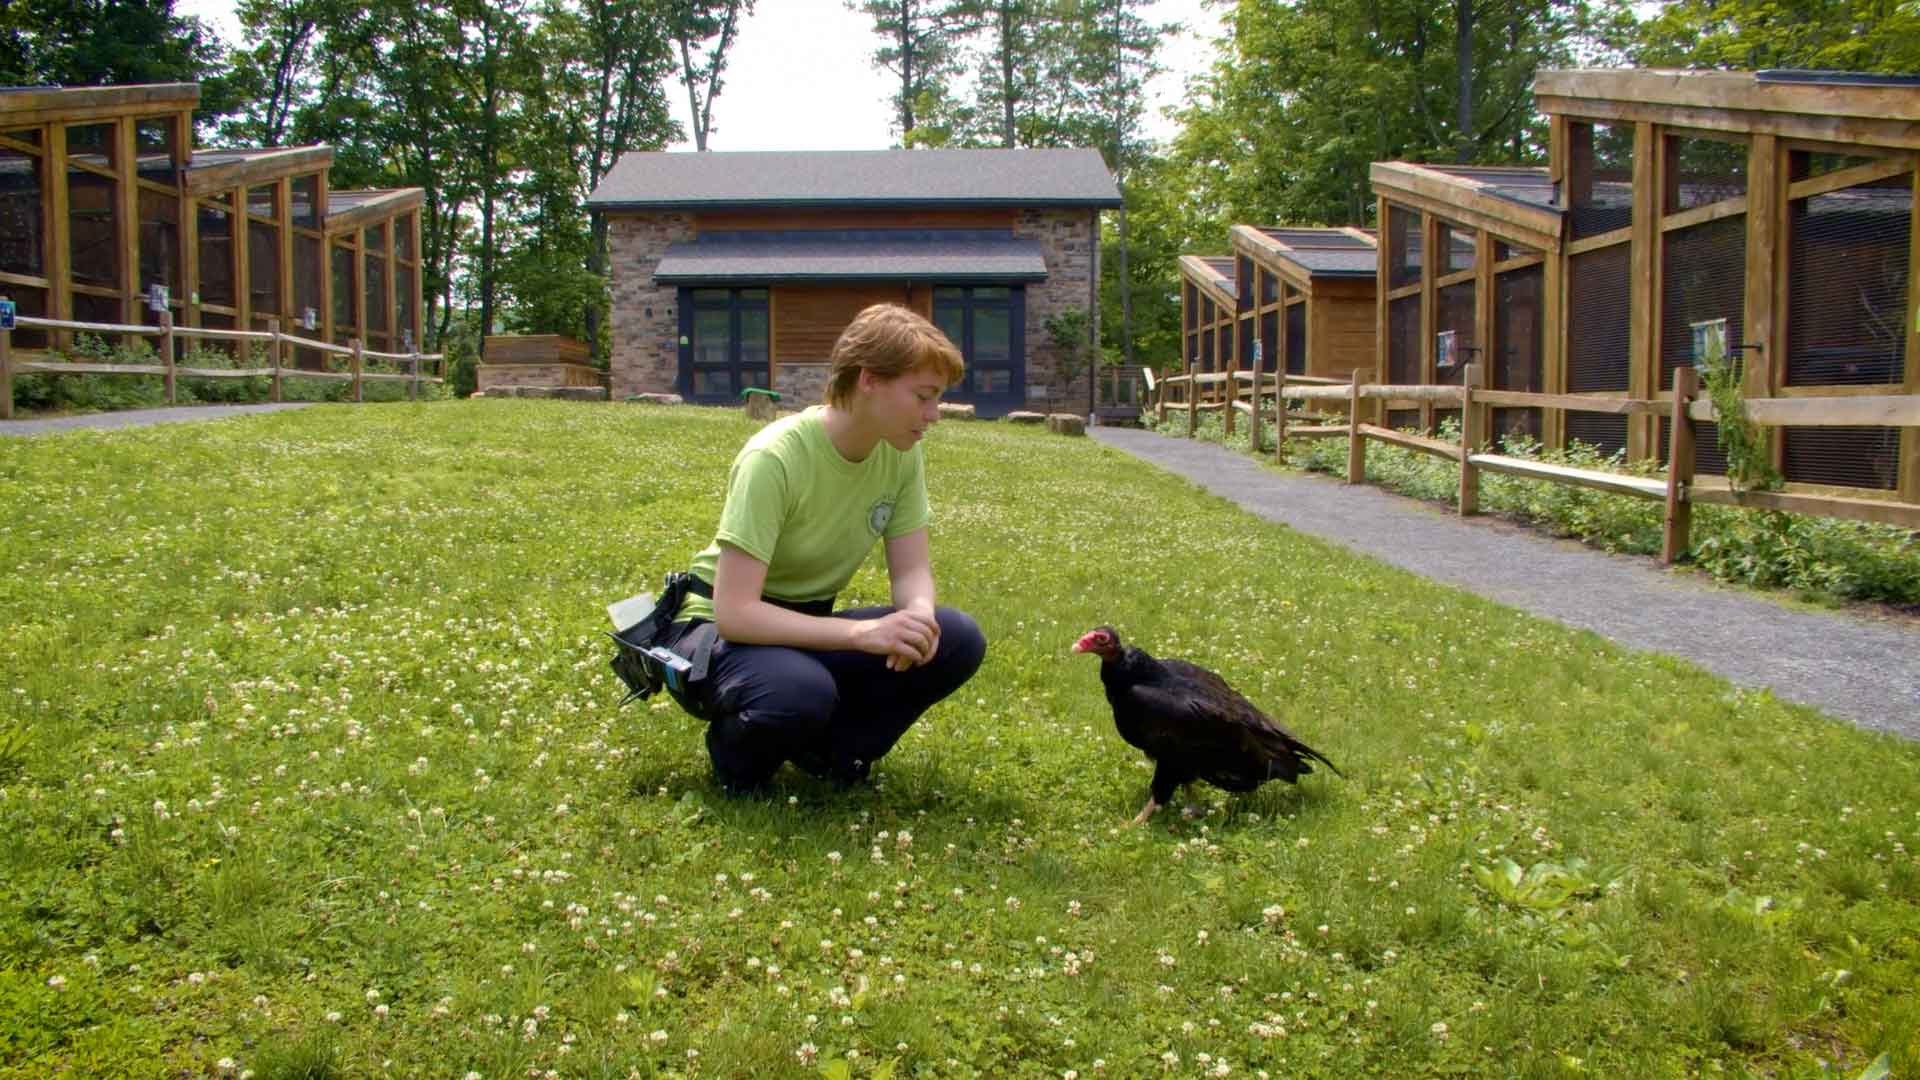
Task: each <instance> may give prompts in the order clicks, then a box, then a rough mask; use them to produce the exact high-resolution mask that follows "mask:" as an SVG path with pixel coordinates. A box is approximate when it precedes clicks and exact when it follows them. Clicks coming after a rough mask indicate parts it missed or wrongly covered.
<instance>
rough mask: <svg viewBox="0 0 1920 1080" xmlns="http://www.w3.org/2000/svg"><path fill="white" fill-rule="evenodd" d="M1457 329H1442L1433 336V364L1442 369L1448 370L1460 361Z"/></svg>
mask: <svg viewBox="0 0 1920 1080" xmlns="http://www.w3.org/2000/svg"><path fill="white" fill-rule="evenodd" d="M1458 333H1459V332H1458V331H1455V330H1442V331H1440V332H1439V333H1438V334H1435V335H1434V336H1433V337H1434V347H1433V366H1434V367H1437V368H1439V369H1440V370H1442V371H1447V370H1450V369H1451V368H1452V367H1453V366H1454V365H1455V364H1458V363H1459V362H1460V349H1459V345H1458V336H1457V335H1458Z"/></svg>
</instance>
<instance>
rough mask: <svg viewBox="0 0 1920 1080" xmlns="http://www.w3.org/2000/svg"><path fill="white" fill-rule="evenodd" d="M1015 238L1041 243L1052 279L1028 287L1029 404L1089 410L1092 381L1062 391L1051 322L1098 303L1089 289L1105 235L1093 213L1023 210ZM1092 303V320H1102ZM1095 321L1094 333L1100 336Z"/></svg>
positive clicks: (1050, 409)
mask: <svg viewBox="0 0 1920 1080" xmlns="http://www.w3.org/2000/svg"><path fill="white" fill-rule="evenodd" d="M1013 234H1014V235H1015V236H1019V237H1024V238H1029V239H1033V240H1038V241H1039V242H1040V251H1041V254H1042V257H1043V258H1044V259H1045V260H1046V264H1047V280H1045V281H1039V282H1033V283H1031V284H1029V285H1028V286H1027V333H1026V352H1027V403H1028V407H1029V408H1032V409H1036V410H1038V411H1040V412H1085V411H1086V402H1087V380H1086V376H1085V375H1082V376H1081V377H1080V378H1078V379H1075V380H1074V381H1073V383H1072V385H1070V386H1066V387H1064V388H1063V387H1062V386H1061V385H1060V383H1059V381H1058V379H1057V378H1056V375H1057V374H1058V372H1059V357H1058V356H1057V355H1056V354H1055V350H1054V347H1053V343H1052V341H1051V340H1050V339H1049V338H1048V336H1047V319H1048V318H1049V317H1051V316H1053V315H1055V314H1058V313H1059V312H1063V311H1072V310H1079V311H1085V310H1087V308H1088V307H1089V305H1090V304H1093V297H1092V295H1091V292H1090V287H1091V284H1092V282H1093V281H1094V279H1095V276H1096V275H1098V274H1099V272H1100V270H1099V247H1100V234H1099V233H1098V232H1097V231H1096V228H1095V224H1094V215H1093V212H1092V211H1091V210H1022V211H1020V212H1019V214H1018V215H1017V217H1016V219H1015V221H1014V226H1013ZM1099 315H1100V313H1099V307H1098V305H1097V304H1094V305H1093V317H1094V319H1095V320H1096V321H1097V320H1098V319H1099ZM1098 332H1099V331H1098V326H1097V322H1096V327H1095V335H1096V338H1097V336H1098Z"/></svg>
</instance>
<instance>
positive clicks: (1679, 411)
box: [1150, 364, 1920, 563]
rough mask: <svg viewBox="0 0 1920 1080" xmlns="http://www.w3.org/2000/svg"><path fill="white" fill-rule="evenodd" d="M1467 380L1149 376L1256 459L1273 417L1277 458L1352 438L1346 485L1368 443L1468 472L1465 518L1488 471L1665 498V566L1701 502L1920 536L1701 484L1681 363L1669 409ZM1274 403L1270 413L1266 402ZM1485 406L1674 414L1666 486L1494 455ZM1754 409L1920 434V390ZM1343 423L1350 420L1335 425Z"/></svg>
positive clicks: (1857, 505) (1875, 518)
mask: <svg viewBox="0 0 1920 1080" xmlns="http://www.w3.org/2000/svg"><path fill="white" fill-rule="evenodd" d="M1464 374H1465V378H1464V380H1463V384H1462V385H1459V386H1396V385H1390V384H1379V383H1374V382H1372V381H1371V380H1372V376H1373V373H1372V371H1371V370H1368V369H1361V370H1358V371H1355V372H1354V373H1353V376H1352V378H1351V379H1349V380H1348V381H1347V382H1346V383H1344V384H1342V383H1339V382H1337V381H1335V380H1325V379H1303V378H1299V377H1297V376H1290V377H1287V378H1285V379H1284V380H1282V379H1281V378H1280V377H1278V376H1275V375H1273V374H1271V373H1265V372H1262V373H1254V372H1232V373H1227V372H1212V373H1202V374H1193V375H1173V376H1162V377H1160V378H1158V379H1150V392H1151V393H1152V396H1153V402H1154V411H1155V415H1156V416H1157V417H1158V418H1159V420H1160V421H1161V422H1162V423H1164V422H1165V421H1166V416H1167V411H1168V410H1169V409H1173V410H1180V411H1184V412H1185V413H1186V416H1187V434H1188V436H1189V437H1191V436H1192V435H1193V433H1194V429H1195V426H1196V423H1197V418H1198V416H1199V414H1200V413H1202V412H1207V411H1214V410H1218V411H1220V412H1222V413H1223V421H1224V424H1225V427H1226V429H1227V432H1228V433H1229V434H1231V433H1232V432H1233V430H1234V427H1233V418H1234V417H1235V415H1236V414H1240V415H1245V416H1247V417H1249V419H1250V421H1251V430H1250V434H1251V435H1252V436H1253V445H1254V447H1255V448H1256V451H1257V449H1258V447H1259V446H1260V445H1261V438H1260V435H1261V425H1262V421H1263V418H1270V422H1271V423H1272V424H1273V427H1274V436H1275V438H1274V444H1275V449H1274V457H1275V459H1276V460H1283V459H1284V455H1285V452H1286V440H1287V439H1289V438H1296V439H1306V438H1336V437H1337V438H1345V439H1346V440H1347V483H1349V484H1360V483H1365V482H1366V462H1367V449H1366V448H1367V442H1368V441H1369V440H1372V441H1375V442H1383V443H1388V444H1390V445H1394V446H1401V447H1405V448H1407V449H1409V450H1415V451H1418V452H1420V453H1424V454H1432V455H1435V456H1437V457H1442V458H1446V459H1448V460H1450V461H1454V462H1457V463H1458V464H1459V466H1460V489H1459V512H1460V513H1461V515H1462V516H1465V515H1470V514H1476V513H1478V512H1479V510H1480V505H1479V499H1480V474H1481V473H1482V472H1495V473H1502V474H1505V475H1509V476H1520V477H1525V478H1527V479H1532V480H1546V481H1549V482H1551V483H1556V484H1570V485H1574V486H1577V487H1585V488H1592V489H1594V490H1598V491H1610V492H1615V493H1617V494H1622V495H1632V496H1635V497H1638V498H1644V499H1653V500H1656V501H1660V502H1664V503H1665V504H1666V518H1665V528H1664V530H1663V537H1662V543H1661V560H1662V561H1663V562H1666V563H1672V562H1674V561H1676V560H1678V559H1679V558H1681V557H1682V556H1684V555H1685V554H1686V552H1687V547H1688V544H1689V533H1690V530H1691V527H1692V521H1693V516H1692V514H1693V504H1694V503H1709V504H1713V505H1718V506H1737V507H1744V508H1747V509H1752V510H1785V511H1790V512H1792V513H1796V514H1813V515H1817V516H1821V517H1834V518H1847V519H1851V520H1855V521H1872V522H1879V523H1882V524H1887V525H1897V526H1900V527H1902V528H1908V529H1920V504H1915V503H1907V502H1899V501H1896V500H1893V499H1871V498H1849V497H1846V496H1838V495H1817V494H1805V493H1798V492H1784V491H1736V490H1734V489H1732V488H1731V487H1729V486H1728V485H1727V483H1726V481H1724V480H1717V479H1715V480H1707V481H1700V480H1697V479H1696V477H1695V476H1694V467H1695V453H1694V450H1695V444H1694V424H1695V423H1696V422H1699V421H1711V420H1714V419H1715V418H1716V413H1715V412H1714V407H1713V402H1711V401H1709V400H1706V399H1704V398H1701V397H1700V396H1699V388H1700V387H1699V376H1698V375H1697V374H1696V373H1695V372H1694V370H1693V369H1692V368H1690V367H1682V368H1680V369H1679V370H1678V371H1676V372H1675V373H1674V385H1673V393H1672V396H1671V397H1670V398H1669V399H1668V400H1664V401H1662V400H1644V399H1637V398H1593V397H1583V396H1580V395H1577V394H1534V393H1525V392H1521V391H1517V390H1489V389H1486V388H1485V387H1483V386H1481V385H1480V384H1481V380H1482V375H1483V370H1482V368H1481V366H1480V365H1479V364H1468V365H1467V366H1466V369H1465V372H1464ZM1243 384H1244V385H1245V386H1246V387H1247V394H1246V400H1241V394H1240V387H1241V386H1242V385H1243ZM1329 384H1331V385H1329ZM1269 399H1271V401H1272V404H1271V406H1268V405H1267V404H1266V402H1267V401H1268V400H1269ZM1289 401H1299V402H1303V403H1305V404H1307V405H1309V406H1314V407H1317V409H1318V410H1319V411H1320V412H1322V413H1325V412H1329V411H1331V412H1336V413H1344V417H1328V416H1325V415H1320V416H1316V415H1313V414H1309V413H1291V414H1290V413H1289V412H1288V409H1287V407H1286V403H1287V402H1289ZM1388 402H1394V403H1408V402H1433V403H1436V404H1440V405H1444V406H1446V407H1448V408H1458V409H1459V410H1460V417H1461V424H1460V438H1459V441H1457V442H1455V441H1450V440H1445V439H1436V438H1433V437H1431V436H1427V435H1415V434H1411V433H1408V432H1404V431H1395V430H1393V429H1392V428H1389V427H1386V426H1385V425H1384V424H1381V423H1379V422H1378V421H1379V420H1380V418H1381V417H1380V414H1381V412H1383V411H1384V408H1385V406H1386V404H1387V403H1388ZM1476 405H1500V406H1519V407H1535V408H1548V409H1565V410H1568V411H1573V412H1594V413H1607V414H1611V415H1615V416H1621V415H1625V416H1634V415H1649V414H1651V415H1664V416H1667V417H1669V419H1670V421H1671V423H1670V426H1669V434H1670V439H1669V444H1668V457H1667V460H1668V467H1667V475H1666V478H1665V479H1660V478H1658V477H1651V476H1634V475H1630V474H1627V473H1617V472H1609V471H1606V470H1602V469H1581V468H1575V467H1572V466H1568V465H1555V464H1552V463H1550V462H1545V461H1537V460H1534V459H1532V458H1517V457H1510V456H1507V455H1504V454H1495V453H1488V452H1486V450H1485V446H1486V444H1487V442H1488V439H1487V433H1486V432H1485V431H1484V430H1482V423H1483V421H1482V414H1481V411H1480V410H1478V409H1475V408H1474V406H1476ZM1746 405H1747V415H1748V417H1749V418H1750V419H1752V420H1753V421H1754V422H1755V423H1757V424H1762V425H1765V426H1769V427H1846V426H1858V425H1869V426H1884V427H1920V394H1879V395H1868V396H1860V397H1830V398H1757V399H1749V400H1748V401H1747V403H1746ZM1336 418H1338V419H1344V420H1345V422H1344V423H1329V422H1327V421H1328V420H1329V419H1336ZM1290 419H1300V420H1304V421H1306V423H1305V424H1303V425H1301V426H1292V427H1290V426H1289V424H1288V421H1289V420H1290Z"/></svg>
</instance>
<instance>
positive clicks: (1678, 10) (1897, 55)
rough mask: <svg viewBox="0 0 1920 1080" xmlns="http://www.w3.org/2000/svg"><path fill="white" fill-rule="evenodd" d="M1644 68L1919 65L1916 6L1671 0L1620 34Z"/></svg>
mask: <svg viewBox="0 0 1920 1080" xmlns="http://www.w3.org/2000/svg"><path fill="white" fill-rule="evenodd" d="M1622 43H1623V44H1626V45H1627V46H1628V47H1629V48H1630V50H1631V51H1632V54H1633V57H1634V60H1635V62H1636V63H1638V64H1640V65H1642V66H1647V67H1706V68H1731V69H1734V70H1739V71H1758V70H1760V69H1762V68H1819V69H1825V70H1829V71H1866V72H1882V73H1886V74H1894V75H1908V74H1912V73H1913V72H1915V71H1920V6H1916V5H1914V4H1911V3H1890V2H1888V0H1839V2H1835V0H1675V2H1672V3H1666V4H1662V5H1660V7H1659V8H1658V9H1657V10H1656V11H1655V12H1654V14H1653V17H1652V18H1649V19H1647V20H1646V21H1644V22H1642V23H1640V24H1638V25H1636V26H1634V27H1633V28H1632V30H1631V32H1630V33H1629V34H1628V35H1627V36H1625V37H1623V38H1622Z"/></svg>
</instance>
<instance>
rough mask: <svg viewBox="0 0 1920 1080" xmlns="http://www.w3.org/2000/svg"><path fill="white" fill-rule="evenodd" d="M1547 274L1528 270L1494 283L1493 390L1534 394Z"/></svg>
mask: <svg viewBox="0 0 1920 1080" xmlns="http://www.w3.org/2000/svg"><path fill="white" fill-rule="evenodd" d="M1545 283H1546V270H1545V268H1543V267H1539V266H1529V267H1527V268H1526V269H1524V270H1509V271H1507V272H1506V273H1504V274H1501V275H1499V276H1498V277H1496V278H1494V279H1493V371H1492V373H1491V374H1492V376H1493V383H1492V385H1493V388H1494V389H1495V390H1524V391H1528V392H1535V393H1537V392H1538V391H1539V390H1540V388H1541V387H1542V386H1543V385H1544V384H1543V383H1542V382H1541V377H1540V376H1541V372H1540V340H1541V333H1542V328H1543V325H1544V323H1543V320H1544V318H1545V313H1544V312H1543V311H1542V309H1541V306H1540V297H1541V290H1542V289H1543V288H1544V287H1545Z"/></svg>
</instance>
